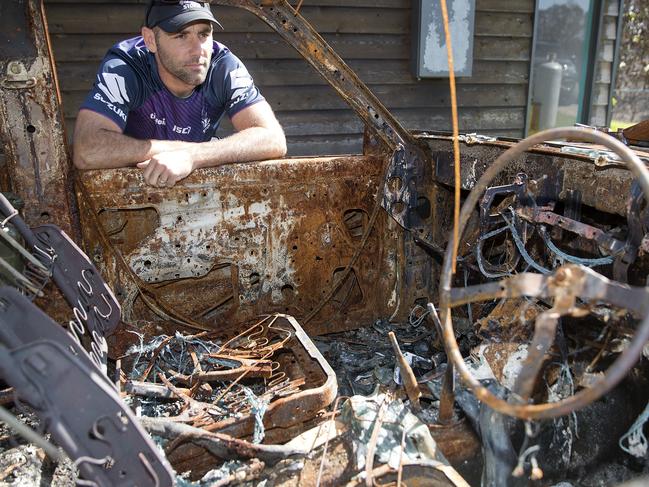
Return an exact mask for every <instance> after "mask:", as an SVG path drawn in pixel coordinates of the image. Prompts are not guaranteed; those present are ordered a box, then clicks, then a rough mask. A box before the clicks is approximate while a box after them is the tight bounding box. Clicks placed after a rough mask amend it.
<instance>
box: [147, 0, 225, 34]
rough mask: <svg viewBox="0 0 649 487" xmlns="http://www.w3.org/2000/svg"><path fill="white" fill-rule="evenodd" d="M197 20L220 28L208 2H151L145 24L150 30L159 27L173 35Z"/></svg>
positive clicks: (190, 0)
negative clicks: (205, 21)
mask: <svg viewBox="0 0 649 487" xmlns="http://www.w3.org/2000/svg"><path fill="white" fill-rule="evenodd" d="M197 20H207V21H208V22H212V23H213V24H216V25H218V26H219V27H221V28H222V26H221V24H220V23H219V21H218V20H216V19H215V18H214V15H213V14H212V10H211V9H210V3H209V2H195V1H192V0H153V1H152V2H150V4H149V8H148V10H147V15H146V19H145V24H146V26H147V27H148V28H150V29H152V28H153V27H160V28H161V29H162V30H164V31H165V32H169V33H174V32H178V31H179V30H181V29H182V28H183V27H184V26H185V25H187V24H189V23H190V22H195V21H197Z"/></svg>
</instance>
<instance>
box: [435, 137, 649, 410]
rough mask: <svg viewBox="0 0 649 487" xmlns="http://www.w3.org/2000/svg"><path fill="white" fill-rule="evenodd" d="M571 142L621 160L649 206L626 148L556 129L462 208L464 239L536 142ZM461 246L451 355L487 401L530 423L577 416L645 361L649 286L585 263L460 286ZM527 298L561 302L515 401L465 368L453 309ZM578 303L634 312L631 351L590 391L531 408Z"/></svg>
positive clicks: (493, 169)
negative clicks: (476, 213) (478, 211)
mask: <svg viewBox="0 0 649 487" xmlns="http://www.w3.org/2000/svg"><path fill="white" fill-rule="evenodd" d="M568 137H569V138H570V139H571V140H575V139H577V140H583V141H586V142H592V143H596V144H601V145H604V146H606V147H607V148H609V149H610V150H612V151H614V152H615V153H616V154H618V155H619V156H620V157H621V159H622V160H623V161H625V163H626V165H627V166H628V167H629V169H630V170H631V172H632V173H633V174H634V176H635V177H636V178H637V180H638V182H639V184H640V187H641V188H642V191H643V193H644V196H645V199H646V201H649V171H648V170H647V168H646V167H645V166H644V164H643V163H642V162H641V161H640V159H639V158H638V156H637V155H635V154H634V153H633V152H632V151H631V150H630V149H629V148H628V147H626V146H625V145H624V144H622V143H621V142H619V141H618V140H616V139H614V138H612V137H610V136H608V135H606V134H604V133H601V132H597V131H595V130H592V129H587V128H581V127H568V128H557V129H550V130H546V131H543V132H539V133H537V134H534V135H532V136H531V137H528V138H527V139H524V140H522V141H521V142H519V143H518V144H516V145H515V146H514V147H511V148H510V149H508V150H507V151H505V152H504V153H503V154H501V155H500V157H498V159H496V161H495V162H494V163H493V164H492V165H491V166H490V167H489V168H487V170H486V171H485V172H484V174H483V175H482V177H481V178H480V180H479V181H478V182H477V183H476V185H475V186H474V188H473V189H472V190H471V193H470V194H469V196H468V197H467V199H466V201H465V202H464V205H462V210H461V212H460V224H459V228H458V232H457V235H458V236H459V237H460V238H461V237H462V235H463V233H464V231H465V229H466V227H467V222H468V221H469V218H470V216H471V213H472V212H473V209H474V208H475V207H476V205H477V203H478V201H479V199H480V197H481V196H482V195H483V193H484V192H485V191H486V190H487V188H488V186H489V185H490V183H491V182H492V181H493V180H494V178H495V177H496V176H497V175H498V174H499V173H500V172H502V170H503V169H504V168H505V166H506V165H507V164H508V163H509V162H510V161H512V160H515V159H516V158H518V157H519V156H521V155H522V154H523V153H524V152H525V151H527V150H528V149H530V148H532V147H533V146H534V145H536V144H540V143H542V142H545V141H547V140H557V139H565V138H568ZM454 245H455V241H454V236H453V235H451V238H450V239H449V244H448V246H447V248H446V252H445V256H444V264H443V267H442V272H441V277H440V294H439V307H440V318H441V324H442V333H443V338H444V344H445V348H446V353H447V355H448V358H449V361H450V362H451V363H452V364H453V366H454V367H455V368H456V370H457V371H458V373H459V374H460V377H461V378H462V380H463V381H464V382H465V384H466V385H467V386H468V387H469V388H470V389H471V390H472V391H473V393H474V394H475V395H476V397H477V398H478V399H479V400H480V401H482V402H484V403H486V404H487V405H489V406H490V407H491V408H493V409H495V410H496V411H498V412H500V413H503V414H507V415H509V416H514V417H517V418H520V419H525V420H532V419H548V418H555V417H558V416H563V415H566V414H569V413H571V412H573V411H576V410H578V409H581V408H583V407H585V406H587V405H588V404H590V403H591V402H593V401H595V400H597V399H599V398H600V397H601V396H603V395H604V394H606V393H607V392H608V391H610V390H611V389H612V388H613V387H615V386H616V385H617V384H618V383H619V382H620V381H621V380H622V379H623V378H624V376H625V375H626V374H627V373H628V372H629V370H630V369H631V368H632V367H633V366H634V364H635V363H636V362H637V361H638V359H639V358H640V356H641V354H642V349H643V347H644V345H645V343H646V342H647V340H648V339H649V287H632V286H628V285H626V284H621V283H619V282H616V281H611V280H609V279H608V278H606V277H604V276H602V275H601V274H598V273H597V272H595V271H594V270H592V269H591V268H588V267H585V266H583V265H579V264H566V265H563V266H560V267H558V268H556V269H555V270H554V271H553V272H551V273H550V274H535V273H521V274H516V275H513V276H510V277H507V278H504V279H501V280H499V281H495V282H489V283H486V284H480V285H476V286H468V287H464V288H452V287H451V282H452V278H453V272H452V267H453V262H452V259H453V247H454ZM523 296H527V297H536V298H546V299H550V300H552V301H553V305H552V307H551V308H550V309H548V310H547V311H544V312H542V313H540V314H539V315H538V316H537V317H536V321H535V323H534V336H533V338H532V342H531V345H530V346H529V347H528V355H527V358H526V359H525V360H524V361H523V364H522V368H521V372H520V374H519V375H518V377H517V379H516V381H515V384H514V390H513V392H514V393H515V396H514V397H516V396H518V400H517V401H516V402H514V401H511V402H508V401H506V400H504V399H501V398H499V397H497V396H495V395H494V394H492V393H491V392H490V391H489V390H487V388H485V387H484V386H482V385H481V384H480V382H479V381H478V380H477V379H476V378H475V377H474V376H473V375H472V373H471V372H470V370H469V368H468V367H467V365H466V364H465V362H464V359H463V357H462V354H461V353H460V350H459V347H458V344H457V341H456V339H455V333H454V330H453V323H452V318H451V308H453V307H456V306H460V305H463V304H467V303H471V302H476V301H486V300H493V299H497V298H516V297H523ZM578 298H579V299H581V300H597V301H603V302H607V303H610V304H612V305H615V306H620V307H623V308H626V309H627V310H628V311H630V312H632V313H633V314H635V315H636V316H638V317H640V318H641V320H642V321H641V324H640V325H639V327H638V329H637V330H636V333H635V335H634V337H633V340H632V341H631V343H630V345H629V346H628V348H626V349H625V350H624V351H623V352H622V353H621V354H620V356H618V357H617V359H616V360H615V361H614V362H613V364H611V366H610V367H609V368H608V370H606V372H605V373H604V374H603V375H602V376H600V377H599V378H598V379H596V380H595V381H594V382H592V383H591V384H590V386H589V387H586V388H583V389H581V390H580V391H579V392H577V393H575V394H574V395H572V396H569V397H566V398H565V399H562V400H560V401H557V402H548V403H538V404H531V403H529V401H530V398H531V396H532V393H533V390H534V385H535V383H536V381H537V377H538V375H539V372H540V371H541V368H542V365H543V362H544V357H545V354H546V353H547V352H548V351H549V349H550V347H551V346H552V344H553V343H554V339H555V335H556V330H557V325H558V323H559V318H560V317H561V316H566V315H570V316H583V315H584V309H583V308H581V307H579V306H578V305H577V299H578Z"/></svg>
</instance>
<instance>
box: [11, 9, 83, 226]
mask: <svg viewBox="0 0 649 487" xmlns="http://www.w3.org/2000/svg"><path fill="white" fill-rule="evenodd" d="M0 44H1V45H2V46H3V47H2V50H1V51H0V140H2V144H3V151H4V153H5V159H6V162H5V164H6V168H7V172H8V174H9V179H10V184H11V188H6V189H11V190H12V191H13V192H14V193H16V194H18V195H19V196H20V197H21V198H22V199H23V201H24V202H25V207H24V210H23V214H24V218H25V220H26V222H27V223H28V224H29V225H32V226H36V225H39V224H42V223H54V224H56V225H58V226H59V227H61V228H62V229H63V230H64V231H65V232H66V233H68V234H69V235H75V231H74V225H73V223H72V222H73V216H72V212H71V211H70V209H71V205H70V200H69V199H68V197H71V196H72V192H71V191H69V184H68V171H69V167H70V163H69V157H68V153H67V148H66V143H65V134H64V128H63V121H62V113H61V111H60V103H59V96H58V87H57V82H56V76H55V73H54V70H53V61H52V57H51V52H50V47H49V38H48V36H47V27H46V21H45V18H44V15H43V9H42V1H40V0H7V1H3V2H2V6H0Z"/></svg>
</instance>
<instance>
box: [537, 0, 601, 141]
mask: <svg viewBox="0 0 649 487" xmlns="http://www.w3.org/2000/svg"><path fill="white" fill-rule="evenodd" d="M599 3H600V2H597V1H596V0H537V4H536V14H535V33H534V47H533V51H532V52H533V61H532V75H531V83H530V105H529V106H528V120H527V129H528V130H527V131H528V133H534V132H538V131H539V130H544V129H547V128H552V127H565V126H571V125H574V124H575V122H580V123H587V120H585V119H586V118H587V111H588V110H587V103H589V99H590V93H589V92H590V89H591V88H590V85H591V84H592V81H590V80H592V76H593V66H594V64H595V63H594V50H595V49H594V48H595V46H596V45H597V32H596V31H597V29H598V24H595V22H594V19H595V20H596V19H598V17H599V10H600V7H599ZM595 4H597V5H595ZM595 10H597V14H595V15H593V12H594V11H595Z"/></svg>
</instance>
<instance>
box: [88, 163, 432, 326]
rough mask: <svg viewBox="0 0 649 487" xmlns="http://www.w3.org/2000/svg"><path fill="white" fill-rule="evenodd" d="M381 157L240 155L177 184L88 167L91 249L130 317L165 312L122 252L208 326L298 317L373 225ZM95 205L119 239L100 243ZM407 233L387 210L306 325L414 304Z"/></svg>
mask: <svg viewBox="0 0 649 487" xmlns="http://www.w3.org/2000/svg"><path fill="white" fill-rule="evenodd" d="M383 163H384V159H381V158H379V157H375V156H345V157H332V158H310V159H288V160H284V161H267V162H261V163H254V164H237V165H231V166H223V167H220V168H214V169H207V170H203V171H197V172H195V173H193V174H192V175H191V176H190V177H188V178H187V179H185V180H183V181H181V182H180V183H179V184H177V185H176V186H175V187H174V188H171V189H167V188H154V187H151V186H147V185H145V184H144V181H143V179H142V176H141V173H140V171H138V170H132V169H122V170H111V171H91V172H84V173H82V174H81V175H80V180H81V182H82V183H83V185H84V187H85V188H86V194H87V196H88V198H89V199H90V200H91V202H92V205H91V206H92V208H91V206H90V205H88V204H87V202H86V201H85V199H84V198H80V215H81V221H82V227H83V233H84V241H85V243H86V250H87V252H88V254H89V255H90V256H91V257H92V258H93V259H94V260H95V262H97V264H98V266H100V267H101V271H102V274H103V275H104V276H105V277H106V279H107V281H108V282H109V283H110V284H111V285H112V287H113V289H115V291H116V295H117V296H118V298H119V299H120V300H121V301H122V304H123V309H124V320H125V321H127V322H135V321H137V320H152V321H154V322H158V323H164V322H165V321H166V320H164V319H162V318H160V317H159V316H157V315H156V314H155V313H152V312H151V311H150V309H149V308H148V307H147V305H146V303H145V302H143V301H142V299H140V298H139V297H138V289H137V288H136V286H134V285H133V284H132V280H131V279H129V276H128V275H127V273H128V271H125V269H123V268H120V266H119V265H118V260H119V259H118V256H117V255H116V254H117V253H120V254H121V255H122V257H123V259H124V261H125V262H126V264H127V265H128V267H129V268H130V270H131V272H133V273H134V274H135V275H137V276H138V277H139V279H141V280H142V282H143V283H144V284H146V286H148V287H149V288H150V289H151V290H153V291H154V292H155V293H156V294H157V296H158V297H159V298H160V300H161V301H162V302H166V303H167V304H168V306H169V307H170V308H173V309H176V310H178V311H179V312H181V313H183V314H184V315H186V316H191V317H192V318H193V319H194V320H196V321H199V322H202V323H204V324H206V325H207V327H208V328H219V327H222V326H223V323H224V322H239V321H242V320H245V319H248V318H251V317H253V316H256V315H258V314H261V313H266V312H275V311H276V312H284V313H290V314H292V315H294V316H296V317H297V318H298V319H300V317H303V316H305V315H307V314H308V313H309V312H310V311H311V309H313V308H314V307H315V306H317V305H318V304H319V302H320V300H321V297H322V296H323V294H324V290H325V289H328V288H329V287H330V285H331V283H332V282H333V280H334V279H336V278H337V277H338V276H339V273H340V272H342V270H343V269H344V268H345V266H346V265H347V263H348V261H349V259H350V257H351V256H352V254H353V253H354V251H355V250H356V247H357V246H358V242H359V239H360V237H361V236H362V234H363V233H364V232H365V231H366V230H367V225H368V215H369V213H370V211H371V210H372V207H373V204H374V195H375V193H376V191H377V188H378V187H379V186H380V181H381V168H382V165H383ZM93 212H96V213H97V216H98V217H99V222H100V223H101V226H102V227H103V229H104V232H105V234H106V235H107V236H108V239H109V240H110V243H111V245H110V246H106V245H101V239H100V238H99V237H100V236H99V234H98V229H97V225H96V224H94V220H93ZM402 232H403V230H401V228H400V227H399V226H397V225H396V224H395V223H394V222H393V221H392V219H389V218H386V216H385V215H384V214H383V215H379V218H378V220H377V222H376V224H375V227H374V229H373V230H372V232H371V234H370V237H369V240H368V243H367V245H366V246H365V249H364V250H363V252H361V254H360V257H359V259H358V261H357V263H356V265H354V267H353V269H352V272H351V273H350V275H349V277H348V278H347V280H346V281H345V283H343V285H342V286H341V288H340V289H339V291H338V292H337V293H336V294H335V295H334V296H333V298H332V299H331V301H330V302H329V303H328V304H327V305H326V306H325V307H324V308H323V310H322V312H321V313H319V314H318V315H317V316H316V317H315V318H314V319H313V320H312V321H311V322H310V323H309V324H308V327H307V330H308V332H309V333H312V334H320V333H328V332H333V331H342V330H345V329H352V328H357V327H358V326H360V325H362V324H369V323H372V322H373V321H374V320H376V319H378V318H381V317H385V316H391V315H394V314H396V313H397V311H399V312H400V313H401V314H402V315H405V313H407V312H408V311H409V307H408V306H409V304H408V306H400V303H402V302H408V303H409V302H410V299H412V298H411V297H410V295H409V294H414V293H416V292H418V293H420V295H419V296H420V297H422V296H421V293H424V296H426V295H428V292H429V291H428V289H426V284H427V283H428V281H427V280H425V279H424V280H420V282H419V286H420V288H421V289H418V290H416V291H413V290H411V289H404V290H403V293H404V294H403V296H402V289H401V288H400V284H402V282H403V280H402V279H400V277H401V276H402V274H403V273H404V272H405V266H406V265H407V264H406V263H405V262H404V261H403V259H402V258H400V257H399V253H400V242H401V241H402V239H403V233H402ZM413 267H414V264H413ZM390 296H393V298H392V299H391V298H390ZM167 324H169V323H167ZM171 325H173V323H171Z"/></svg>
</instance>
